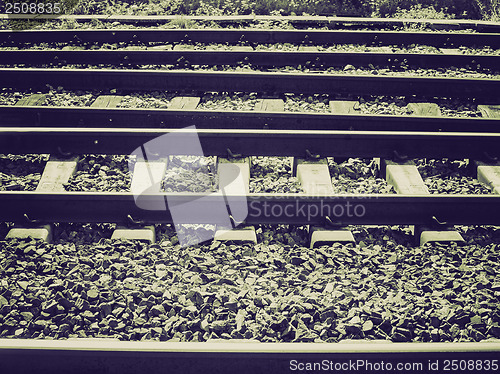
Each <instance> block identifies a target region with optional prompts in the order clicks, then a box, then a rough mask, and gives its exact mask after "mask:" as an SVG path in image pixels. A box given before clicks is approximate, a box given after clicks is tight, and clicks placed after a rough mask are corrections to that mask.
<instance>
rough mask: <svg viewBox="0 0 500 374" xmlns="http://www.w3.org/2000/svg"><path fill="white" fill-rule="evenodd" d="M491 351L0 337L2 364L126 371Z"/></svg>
mask: <svg viewBox="0 0 500 374" xmlns="http://www.w3.org/2000/svg"><path fill="white" fill-rule="evenodd" d="M498 352H500V344H499V343H494V342H489V343H378V344H373V343H367V342H366V341H357V342H356V343H355V344H341V343H326V344H315V343H251V342H237V341H232V342H229V343H227V342H208V343H207V342H205V343H171V342H119V341H116V340H109V339H106V340H99V339H97V340H91V341H89V340H87V341H85V340H83V341H81V340H64V341H50V340H23V339H1V340H0V359H1V360H2V367H3V368H4V369H5V371H6V372H9V373H14V372H15V373H32V372H33V368H34V367H35V368H36V371H37V372H44V373H45V372H47V373H49V372H51V373H54V372H56V373H59V372H67V371H71V372H72V373H78V374H79V373H81V374H88V373H90V372H92V373H108V374H114V373H120V374H127V373H137V371H139V370H140V371H146V372H149V373H164V372H165V370H166V368H168V371H169V372H176V373H177V372H182V373H186V374H189V373H200V372H211V373H215V372H217V373H235V372H238V373H252V374H253V373H271V372H272V373H289V372H290V371H291V369H290V368H291V367H295V366H296V365H298V363H307V362H309V363H315V362H318V363H321V362H322V361H323V360H325V361H326V365H327V367H328V368H329V367H330V366H329V365H330V362H331V363H332V365H333V370H335V371H336V372H344V371H342V370H344V369H346V368H347V369H348V368H349V363H350V362H352V363H351V366H350V367H351V369H352V367H353V366H352V365H354V367H356V368H357V370H356V371H358V370H359V371H360V372H365V370H367V368H366V365H367V363H371V364H372V365H374V364H375V365H381V363H382V362H384V363H385V366H384V368H385V369H387V368H388V367H389V364H390V365H391V368H392V370H396V369H397V365H398V364H405V363H406V364H409V366H406V370H405V371H404V372H407V373H413V372H414V373H417V372H419V373H432V372H435V371H433V370H434V369H435V368H436V363H437V368H443V367H444V365H445V360H448V361H451V360H458V361H460V360H461V361H465V362H467V361H468V360H473V361H474V363H475V361H476V360H482V361H481V362H485V361H486V360H489V361H490V365H491V363H492V361H493V360H495V359H496V358H497V357H498ZM293 360H295V361H293ZM431 363H432V364H433V366H430V364H431ZM336 364H337V365H339V364H340V365H341V366H335V365H336ZM291 365H292V366H291ZM294 365H295V366H294ZM342 365H343V366H342ZM346 365H347V366H346ZM448 366H449V365H448ZM333 370H332V371H333ZM345 371H347V370H345ZM386 372H389V370H387V371H386ZM402 372H403V371H402ZM462 372H465V371H462ZM470 372H472V371H470ZM484 372H488V371H484Z"/></svg>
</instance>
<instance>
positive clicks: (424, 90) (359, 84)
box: [0, 68, 500, 103]
mask: <svg viewBox="0 0 500 374" xmlns="http://www.w3.org/2000/svg"><path fill="white" fill-rule="evenodd" d="M0 81H1V82H2V85H3V87H5V88H7V87H10V88H16V89H45V88H46V85H47V84H50V85H52V86H55V87H57V86H62V87H64V88H65V89H69V90H75V89H81V90H85V89H106V90H109V89H110V88H114V89H118V90H129V91H138V90H144V91H157V90H160V91H165V90H170V91H176V90H179V91H219V92H220V91H223V92H267V93H276V92H279V93H305V94H312V93H324V94H344V95H348V94H351V95H366V94H372V95H408V94H410V95H419V96H424V97H459V98H475V99H477V100H480V101H481V102H483V103H497V102H498V101H499V99H500V79H486V78H483V79H472V78H471V79H469V78H437V77H408V76H401V77H400V76H379V75H366V76H365V75H348V74H288V73H266V72H259V73H243V72H196V71H194V72H193V71H166V72H165V71H154V70H125V69H124V70H105V69H90V70H86V69H74V70H73V69H72V70H68V69H30V68H26V69H0Z"/></svg>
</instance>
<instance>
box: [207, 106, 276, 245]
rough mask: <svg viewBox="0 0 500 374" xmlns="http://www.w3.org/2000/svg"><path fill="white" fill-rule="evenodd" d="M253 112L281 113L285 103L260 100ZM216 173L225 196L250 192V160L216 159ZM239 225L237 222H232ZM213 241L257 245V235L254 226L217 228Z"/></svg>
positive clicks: (246, 158)
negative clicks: (236, 176)
mask: <svg viewBox="0 0 500 374" xmlns="http://www.w3.org/2000/svg"><path fill="white" fill-rule="evenodd" d="M255 110H258V111H264V112H282V111H284V110H285V103H284V102H283V100H281V99H260V100H258V102H257V104H256V106H255ZM235 168H238V171H239V173H238V176H241V178H239V177H238V178H236V179H234V175H235V170H236V169H235ZM217 173H218V177H219V188H220V187H221V186H223V189H224V191H223V193H224V194H225V195H231V194H233V195H247V194H248V193H249V192H250V187H249V184H250V158H248V157H245V158H231V159H226V158H218V159H217ZM233 224H236V225H237V224H239V222H233ZM214 239H215V240H218V241H238V242H252V243H257V235H256V233H255V227H254V226H245V227H241V228H237V229H234V228H228V227H217V228H216V232H215V236H214Z"/></svg>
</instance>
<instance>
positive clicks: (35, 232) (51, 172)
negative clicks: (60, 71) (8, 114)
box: [5, 94, 79, 242]
mask: <svg viewBox="0 0 500 374" xmlns="http://www.w3.org/2000/svg"><path fill="white" fill-rule="evenodd" d="M44 101H45V95H44V94H32V95H29V96H26V97H24V98H22V99H20V100H19V101H18V102H17V103H16V104H15V105H16V106H38V105H41V104H42V103H43V102H44ZM78 159H79V157H70V158H67V159H66V158H65V159H63V158H59V157H56V156H54V155H51V156H50V158H49V161H47V164H46V165H45V168H44V170H43V173H42V176H41V178H40V181H39V182H38V185H37V187H36V191H37V192H64V191H65V188H64V184H65V183H67V182H68V181H69V179H70V178H71V177H72V176H73V174H74V173H75V172H76V168H77V164H78ZM28 218H29V217H28ZM14 238H17V239H22V238H33V239H41V240H43V241H45V242H50V241H51V240H52V225H51V224H45V225H41V226H40V225H36V226H33V227H14V228H13V229H11V230H10V231H9V232H8V233H7V236H6V237H5V239H14Z"/></svg>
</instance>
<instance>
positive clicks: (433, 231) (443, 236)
mask: <svg viewBox="0 0 500 374" xmlns="http://www.w3.org/2000/svg"><path fill="white" fill-rule="evenodd" d="M408 109H409V111H410V112H411V113H412V115H418V116H429V117H435V116H440V115H441V112H440V110H439V107H438V105H437V104H434V103H411V104H408ZM381 169H382V171H383V172H385V175H386V180H387V183H388V184H390V185H392V186H393V187H394V189H395V190H396V192H397V193H399V194H405V195H428V194H430V193H429V190H428V189H427V186H426V185H425V183H424V180H423V179H422V176H421V175H420V172H419V171H418V169H417V167H416V166H415V164H414V163H413V162H412V161H407V162H393V161H389V160H383V161H382V163H381ZM437 219H439V217H436V223H437V225H438V227H437V228H433V227H414V228H413V232H414V235H415V238H419V242H420V245H424V244H425V243H427V242H464V239H463V238H462V236H461V235H460V233H459V232H458V231H456V230H454V229H453V228H450V227H448V226H445V225H439V222H438V221H437Z"/></svg>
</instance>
